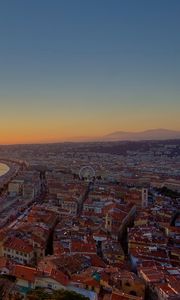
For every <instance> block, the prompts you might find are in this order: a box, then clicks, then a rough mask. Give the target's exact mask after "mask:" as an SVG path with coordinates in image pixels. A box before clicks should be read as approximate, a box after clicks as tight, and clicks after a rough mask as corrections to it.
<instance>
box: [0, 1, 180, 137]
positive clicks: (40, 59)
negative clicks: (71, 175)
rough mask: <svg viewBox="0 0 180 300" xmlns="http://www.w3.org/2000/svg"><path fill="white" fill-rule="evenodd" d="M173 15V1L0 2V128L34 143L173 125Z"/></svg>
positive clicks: (178, 76)
mask: <svg viewBox="0 0 180 300" xmlns="http://www.w3.org/2000/svg"><path fill="white" fill-rule="evenodd" d="M179 15H180V1H179V0H172V1H167V0H156V1H155V0H152V1H147V0H143V1H142V0H137V1H134V0H124V1H121V0H117V1H116V0H111V1H110V0H109V1H107V0H96V1H95V0H76V1H75V0H64V1H62V0H59V1H55V0H52V1H45V0H43V1H42V0H36V1H35V0H31V1H23V0H16V1H13V0H11V1H10V0H4V1H1V3H0V105H1V110H0V127H1V128H2V129H1V130H3V131H4V132H6V136H7V137H8V140H9V141H11V140H12V136H13V138H14V135H17V141H20V140H27V141H33V140H34V141H35V140H38V139H39V140H61V139H66V138H71V137H76V136H96V135H102V134H106V133H109V132H111V131H116V130H131V131H132V130H134V131H137V130H144V129H147V128H157V127H163V128H171V129H180V122H179V120H178V112H179V109H180V88H179V82H180V34H179V28H180V18H179ZM7 119H8V120H10V121H9V123H8V122H7ZM12 123H13V126H12ZM12 127H13V128H12ZM0 142H1V141H0ZM2 142H3V141H2Z"/></svg>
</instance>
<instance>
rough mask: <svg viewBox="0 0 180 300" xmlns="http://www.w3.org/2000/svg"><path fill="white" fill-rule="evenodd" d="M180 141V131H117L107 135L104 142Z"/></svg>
mask: <svg viewBox="0 0 180 300" xmlns="http://www.w3.org/2000/svg"><path fill="white" fill-rule="evenodd" d="M168 139H180V131H175V130H168V129H150V130H146V131H140V132H125V131H116V132H112V133H110V134H107V135H105V136H104V137H103V138H102V140H103V141H141V140H168Z"/></svg>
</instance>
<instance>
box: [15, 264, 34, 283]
mask: <svg viewBox="0 0 180 300" xmlns="http://www.w3.org/2000/svg"><path fill="white" fill-rule="evenodd" d="M12 275H14V276H16V278H18V279H23V280H26V281H30V282H34V281H35V276H36V275H37V270H36V269H35V268H31V267H27V266H23V265H15V267H14V268H13V271H12Z"/></svg>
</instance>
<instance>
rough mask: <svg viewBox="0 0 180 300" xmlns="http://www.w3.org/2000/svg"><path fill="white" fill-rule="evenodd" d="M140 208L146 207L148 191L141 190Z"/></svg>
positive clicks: (145, 189)
mask: <svg viewBox="0 0 180 300" xmlns="http://www.w3.org/2000/svg"><path fill="white" fill-rule="evenodd" d="M141 196H142V197H141V200H142V201H141V206H142V207H147V206H148V189H147V188H143V189H142V191H141Z"/></svg>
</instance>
